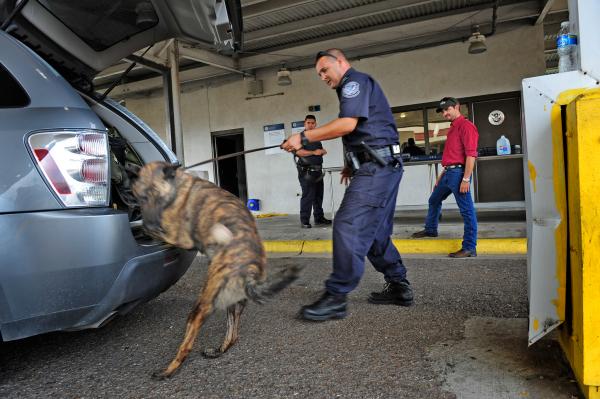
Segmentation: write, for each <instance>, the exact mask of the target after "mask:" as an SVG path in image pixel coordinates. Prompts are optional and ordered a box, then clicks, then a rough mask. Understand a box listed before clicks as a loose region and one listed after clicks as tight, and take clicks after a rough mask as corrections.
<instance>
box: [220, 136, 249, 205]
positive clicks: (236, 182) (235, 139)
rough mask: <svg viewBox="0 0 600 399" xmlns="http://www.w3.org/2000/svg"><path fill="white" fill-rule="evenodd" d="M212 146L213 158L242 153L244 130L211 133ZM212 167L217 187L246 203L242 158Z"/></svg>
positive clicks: (223, 161)
mask: <svg viewBox="0 0 600 399" xmlns="http://www.w3.org/2000/svg"><path fill="white" fill-rule="evenodd" d="M212 146H213V154H214V156H215V157H220V156H223V155H228V154H233V153H235V152H240V151H244V129H235V130H226V131H220V132H213V133H212ZM214 167H215V176H216V181H217V185H218V186H219V187H221V188H223V189H224V190H227V191H229V192H230V193H232V194H233V195H235V196H236V197H238V198H239V199H241V200H242V202H243V203H246V201H247V200H248V188H247V184H246V160H245V158H244V156H243V155H240V156H237V157H233V158H229V159H223V160H220V161H218V162H215V163H214Z"/></svg>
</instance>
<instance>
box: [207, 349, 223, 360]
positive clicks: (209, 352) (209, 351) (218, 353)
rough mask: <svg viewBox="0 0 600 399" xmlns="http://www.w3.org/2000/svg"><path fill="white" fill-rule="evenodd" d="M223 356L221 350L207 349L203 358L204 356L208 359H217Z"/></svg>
mask: <svg viewBox="0 0 600 399" xmlns="http://www.w3.org/2000/svg"><path fill="white" fill-rule="evenodd" d="M222 354H223V352H221V350H220V349H205V350H204V351H203V352H202V356H204V357H205V358H207V359H216V358H218V357H219V356H221V355H222Z"/></svg>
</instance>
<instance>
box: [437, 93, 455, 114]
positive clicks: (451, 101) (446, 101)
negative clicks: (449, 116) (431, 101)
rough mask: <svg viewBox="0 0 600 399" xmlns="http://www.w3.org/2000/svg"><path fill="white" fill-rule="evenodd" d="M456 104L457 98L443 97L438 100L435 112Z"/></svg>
mask: <svg viewBox="0 0 600 399" xmlns="http://www.w3.org/2000/svg"><path fill="white" fill-rule="evenodd" d="M456 104H458V100H457V99H456V98H454V97H444V98H442V99H441V100H440V103H439V104H438V107H437V108H436V110H435V112H442V111H443V110H445V109H446V108H448V107H452V106H454V105H456Z"/></svg>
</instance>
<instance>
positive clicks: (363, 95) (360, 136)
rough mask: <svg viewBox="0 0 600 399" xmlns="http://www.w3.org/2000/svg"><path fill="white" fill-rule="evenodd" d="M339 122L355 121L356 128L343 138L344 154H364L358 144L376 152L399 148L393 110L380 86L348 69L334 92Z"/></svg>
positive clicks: (369, 77)
mask: <svg viewBox="0 0 600 399" xmlns="http://www.w3.org/2000/svg"><path fill="white" fill-rule="evenodd" d="M336 92H337V95H338V99H339V100H340V114H339V117H340V118H349V117H350V118H358V123H357V125H356V128H355V129H354V130H353V131H352V132H351V133H349V134H347V135H345V136H343V137H342V140H343V142H344V146H345V147H346V150H347V151H363V150H364V148H363V147H361V146H360V143H361V141H364V142H365V143H366V144H368V145H370V146H371V147H374V148H377V147H382V146H385V145H390V144H398V131H397V130H396V122H395V121H394V117H393V115H392V110H391V109H390V105H389V104H388V101H387V99H386V98H385V95H384V94H383V90H381V87H380V86H379V84H378V83H377V82H376V81H375V80H374V79H373V78H372V77H371V76H369V75H367V74H366V73H362V72H359V71H357V70H355V69H354V68H350V69H349V70H348V71H346V73H345V74H344V76H343V77H342V80H341V83H340V85H339V86H338V88H337V89H336Z"/></svg>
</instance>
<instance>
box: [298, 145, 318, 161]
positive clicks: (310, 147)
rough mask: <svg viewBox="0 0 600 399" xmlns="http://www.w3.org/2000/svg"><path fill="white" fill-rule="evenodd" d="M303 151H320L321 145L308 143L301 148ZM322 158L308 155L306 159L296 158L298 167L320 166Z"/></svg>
mask: <svg viewBox="0 0 600 399" xmlns="http://www.w3.org/2000/svg"><path fill="white" fill-rule="evenodd" d="M302 149H303V150H307V151H314V150H322V149H323V145H322V144H321V142H320V141H314V142H312V143H308V144H307V145H305V146H303V147H302ZM322 164H323V157H322V156H321V155H309V156H307V157H298V165H300V166H302V165H322Z"/></svg>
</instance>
